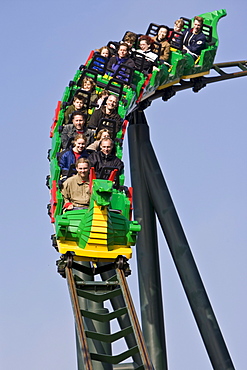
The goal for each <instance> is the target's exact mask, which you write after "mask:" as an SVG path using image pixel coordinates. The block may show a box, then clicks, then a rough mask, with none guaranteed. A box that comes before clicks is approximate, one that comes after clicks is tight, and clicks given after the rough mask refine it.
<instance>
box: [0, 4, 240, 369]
mask: <svg viewBox="0 0 247 370" xmlns="http://www.w3.org/2000/svg"><path fill="white" fill-rule="evenodd" d="M201 4H202V3H201V2H198V1H197V2H196V1H192V0H189V1H187V2H183V1H181V0H177V1H176V2H175V3H174V4H171V2H169V3H168V2H164V1H156V0H153V1H152V2H150V3H143V2H142V1H140V0H137V1H135V2H133V1H129V0H127V1H125V2H124V3H117V2H116V1H111V0H106V1H104V2H101V1H98V0H96V1H94V2H92V3H90V4H87V3H86V2H85V1H77V0H71V1H70V2H69V3H68V2H65V1H63V0H62V1H55V0H50V1H48V0H45V1H43V2H36V1H26V0H22V1H13V0H9V1H6V0H2V2H1V22H0V28H1V59H0V64H1V69H0V73H1V77H0V78H1V85H2V88H1V92H0V95H1V96H0V98H1V103H2V128H1V132H2V148H3V152H2V153H3V158H2V180H1V185H0V186H1V194H2V196H3V198H2V201H1V204H2V207H1V210H2V217H1V236H2V243H1V244H2V264H1V265H2V266H1V275H2V276H1V293H2V294H1V309H0V313H1V315H0V317H1V319H0V320H1V331H0V332H1V335H0V348H1V349H0V356H1V357H0V364H1V368H2V369H4V370H13V369H15V368H19V369H25V370H33V369H35V370H43V369H46V370H53V369H57V368H59V369H60V370H68V369H70V370H71V369H76V360H75V342H74V323H73V316H72V310H71V306H70V301H69V295H68V291H67V286H66V281H65V280H63V279H62V278H61V277H60V276H59V275H58V274H57V273H56V266H55V261H56V259H58V258H59V255H58V254H57V253H56V252H55V250H53V249H52V247H51V243H50V234H52V233H53V229H52V226H51V225H50V223H49V218H48V216H47V215H46V204H47V203H48V201H49V194H48V190H47V189H46V187H45V176H46V175H47V174H48V172H49V165H48V161H47V160H46V154H47V149H48V148H49V147H50V139H49V128H50V125H51V123H52V117H53V115H54V110H55V107H56V104H57V101H58V100H59V99H61V97H62V94H63V91H64V88H65V86H66V85H67V84H68V82H69V81H70V79H72V78H73V75H74V73H75V71H76V69H77V68H78V66H79V65H81V64H83V63H84V62H85V60H86V58H87V56H88V54H89V52H90V51H91V50H92V49H95V48H98V47H100V46H103V45H105V44H106V43H107V42H108V41H109V40H120V39H121V38H122V35H123V34H124V33H125V31H126V30H131V31H136V32H137V33H141V32H143V33H145V31H146V29H147V27H148V25H149V23H150V22H154V23H158V24H159V23H164V24H167V25H168V26H172V24H173V21H174V20H175V19H177V18H178V17H180V16H186V17H188V18H190V17H193V16H194V15H197V14H200V13H204V12H208V11H213V10H217V9H222V8H226V9H227V12H228V15H227V17H225V18H223V19H222V20H221V21H220V23H219V27H218V32H219V39H220V45H219V49H218V52H217V56H216V62H227V61H233V60H244V59H247V47H246V43H245V40H244V37H245V23H246V14H247V5H246V3H245V2H242V1H240V0H236V1H234V2H232V1H229V0H227V1H218V0H216V1H212V0H209V1H207V2H206V3H205V4H203V5H201ZM246 83H247V78H246V77H244V78H240V79H236V80H232V81H225V82H220V83H216V84H211V85H209V86H207V87H206V88H205V89H203V90H202V91H200V92H199V93H198V94H194V93H193V92H192V91H184V92H180V93H178V94H177V95H176V96H175V97H174V98H172V99H171V100H170V101H168V102H167V103H164V102H162V101H155V102H153V104H152V106H151V107H150V108H149V109H148V110H147V111H146V115H147V118H148V122H149V124H150V130H151V138H152V141H153V146H154V148H155V150H156V154H157V157H158V159H159V161H160V164H161V167H162V169H163V171H164V176H165V178H166V181H167V184H168V187H169V189H170V192H171V195H172V197H173V201H174V203H175V205H176V208H177V211H178V214H179V217H180V220H181V222H182V225H183V227H184V230H185V233H186V235H187V238H188V241H189V243H190V247H191V249H192V252H193V255H194V257H195V260H196V263H197V266H198V268H199V271H200V273H201V276H202V279H203V281H204V284H205V287H206V289H207V292H208V295H209V298H210V301H211V304H212V306H213V309H214V312H215V314H216V317H217V319H218V322H219V325H220V327H221V330H222V333H223V335H224V338H225V341H226V343H227V346H228V349H229V351H230V354H231V356H232V360H233V362H234V364H235V367H236V369H243V368H244V367H245V363H246V360H245V357H246V332H247V323H246V306H247V304H246V303H247V297H246V277H247V276H246V275H247V274H246V257H247V250H246V242H247V238H246V208H247V199H246V186H247V175H246V154H247V149H246V132H247V130H246ZM125 162H126V168H127V167H128V165H127V163H128V150H127V143H125ZM126 178H127V181H126V182H127V184H128V185H130V181H129V175H128V172H127V171H126ZM159 239H160V261H161V269H162V283H163V288H162V291H163V301H164V311H165V322H166V336H167V338H166V339H167V348H168V360H169V369H171V370H187V369H189V370H198V369H200V370H207V369H211V365H210V362H209V360H208V357H207V354H206V352H205V349H204V346H203V344H202V341H201V338H200V335H199V332H198V329H197V327H196V324H195V322H194V319H193V317H192V313H191V311H190V308H189V305H188V303H187V300H186V297H185V294H184V292H183V289H182V286H181V283H180V281H179V278H178V275H177V273H176V271H175V267H174V265H173V262H172V260H171V256H170V254H169V252H168V248H167V245H166V242H165V241H164V239H163V237H162V235H161V233H159ZM131 267H132V276H131V277H129V284H130V286H131V291H132V295H133V299H134V301H135V304H136V307H137V310H138V288H137V268H136V262H135V258H133V260H132V261H131ZM138 311H139V310H138Z"/></svg>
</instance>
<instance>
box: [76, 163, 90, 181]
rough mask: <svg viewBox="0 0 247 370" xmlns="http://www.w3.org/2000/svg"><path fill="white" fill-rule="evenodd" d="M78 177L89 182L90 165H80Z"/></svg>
mask: <svg viewBox="0 0 247 370" xmlns="http://www.w3.org/2000/svg"><path fill="white" fill-rule="evenodd" d="M76 171H77V173H78V175H79V176H80V177H81V178H82V180H83V181H87V180H88V176H89V165H88V163H78V165H77V167H76Z"/></svg>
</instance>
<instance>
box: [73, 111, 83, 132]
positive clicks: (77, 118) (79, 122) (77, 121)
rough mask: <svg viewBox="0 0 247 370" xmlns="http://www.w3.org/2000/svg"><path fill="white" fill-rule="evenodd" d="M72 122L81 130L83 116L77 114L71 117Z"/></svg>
mask: <svg viewBox="0 0 247 370" xmlns="http://www.w3.org/2000/svg"><path fill="white" fill-rule="evenodd" d="M72 122H73V125H74V126H75V128H76V129H77V130H81V129H82V128H83V126H84V123H85V120H84V117H83V116H81V115H80V114H77V115H75V116H74V117H73V119H72Z"/></svg>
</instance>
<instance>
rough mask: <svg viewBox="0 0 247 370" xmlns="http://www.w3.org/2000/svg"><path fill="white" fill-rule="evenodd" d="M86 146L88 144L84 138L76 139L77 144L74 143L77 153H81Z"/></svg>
mask: <svg viewBox="0 0 247 370" xmlns="http://www.w3.org/2000/svg"><path fill="white" fill-rule="evenodd" d="M85 146H86V143H85V140H84V139H77V140H76V141H75V145H74V148H73V150H74V151H75V152H76V153H81V152H82V151H83V150H84V149H85Z"/></svg>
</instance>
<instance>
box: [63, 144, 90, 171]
mask: <svg viewBox="0 0 247 370" xmlns="http://www.w3.org/2000/svg"><path fill="white" fill-rule="evenodd" d="M88 155H89V154H88V152H87V151H86V149H84V150H83V152H82V153H81V155H80V157H79V158H87V157H88ZM74 163H75V155H74V152H73V150H72V149H69V150H67V151H65V152H64V153H63V154H62V155H61V157H60V160H59V166H60V167H61V169H62V175H63V176H67V174H68V171H69V169H70V166H71V165H72V164H74Z"/></svg>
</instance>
